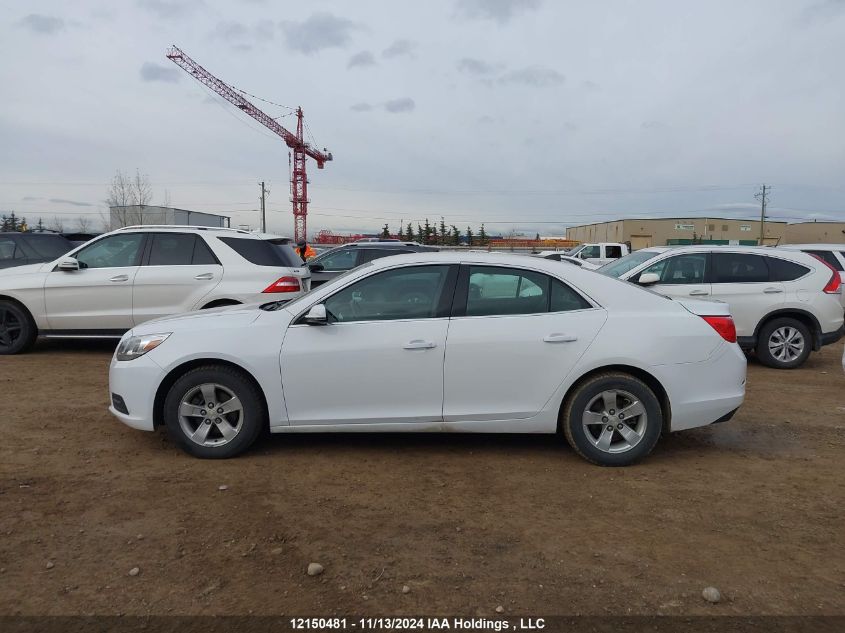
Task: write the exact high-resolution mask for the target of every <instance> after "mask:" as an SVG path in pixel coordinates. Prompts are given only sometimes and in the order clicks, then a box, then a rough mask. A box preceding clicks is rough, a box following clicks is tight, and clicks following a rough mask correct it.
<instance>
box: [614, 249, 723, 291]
mask: <svg viewBox="0 0 845 633" xmlns="http://www.w3.org/2000/svg"><path fill="white" fill-rule="evenodd" d="M709 261H710V255H709V254H708V253H686V254H683V255H674V256H672V257H665V258H664V259H661V260H660V261H657V262H655V263H653V264H652V265H651V266H649V267H648V268H645V269H644V270H642V271H640V273H639V274H638V275H635V276H634V277H633V278H632V279H631V281H634V282H636V281H638V280H639V279H640V277H642V275H645V274H646V273H654V274H656V275H657V276H658V277H660V281H659V282H657V283H656V284H652V285H650V286H648V288H649V289H650V290H654V291H655V292H659V293H660V294H662V295H666V296H668V297H675V298H677V299H710V293H711V286H710V283H709V281H708V279H709V270H708V268H709Z"/></svg>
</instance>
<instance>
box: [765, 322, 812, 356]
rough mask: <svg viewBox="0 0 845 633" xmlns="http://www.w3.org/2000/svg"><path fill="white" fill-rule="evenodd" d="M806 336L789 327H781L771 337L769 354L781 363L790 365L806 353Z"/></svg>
mask: <svg viewBox="0 0 845 633" xmlns="http://www.w3.org/2000/svg"><path fill="white" fill-rule="evenodd" d="M805 344H806V342H805V341H804V335H803V334H801V332H800V331H799V330H798V329H797V328H794V327H790V326H788V325H786V326H784V327H779V328H778V329H776V330H775V331H774V332H772V335H771V336H770V337H769V352H771V354H772V356H773V357H774V358H775V359H777V360H778V361H780V362H781V363H790V362H792V361H794V360H795V359H796V358H798V357H799V356H801V354H802V353H803V352H804V345H805Z"/></svg>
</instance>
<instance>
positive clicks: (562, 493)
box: [0, 342, 845, 616]
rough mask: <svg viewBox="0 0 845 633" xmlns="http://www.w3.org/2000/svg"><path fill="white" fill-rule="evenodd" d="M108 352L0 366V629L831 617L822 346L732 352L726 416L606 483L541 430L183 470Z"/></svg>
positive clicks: (836, 396) (837, 465)
mask: <svg viewBox="0 0 845 633" xmlns="http://www.w3.org/2000/svg"><path fill="white" fill-rule="evenodd" d="M111 351H112V348H111V347H109V346H108V345H103V344H91V343H84V344H83V343H68V342H61V343H59V342H52V343H42V344H40V345H39V346H38V347H37V349H36V351H35V352H34V353H31V354H27V355H24V356H17V357H0V393H2V396H0V398H2V412H3V414H2V418H0V424H2V440H0V455H1V457H0V614H7V615H16V614H27V615H35V614H39V615H43V614H52V615H58V614H136V615H144V614H199V613H203V614H251V613H255V614H303V615H306V614H307V615H330V614H346V615H350V614H351V615H356V616H357V615H382V616H384V615H398V614H442V615H454V614H461V615H467V616H471V615H484V616H492V615H494V610H495V608H496V607H497V605H502V606H503V607H504V608H505V612H506V613H507V614H511V615H517V614H526V615H532V614H546V615H552V614H594V615H605V614H618V615H628V614H666V615H672V614H726V615H727V614H743V615H750V614H755V615H756V614H816V615H819V614H841V613H843V612H845V554H843V547H842V546H843V535H845V527H843V526H845V511H843V499H845V487H843V481H845V456H844V455H845V375H843V372H842V367H841V365H840V357H841V354H842V346H841V344H838V345H835V346H831V347H828V348H826V349H825V350H824V351H823V352H821V353H819V354H814V355H812V356H811V358H810V360H809V362H808V363H807V364H806V365H805V366H804V367H803V368H802V369H799V370H796V371H776V370H773V369H767V368H765V367H762V366H760V365H758V364H756V363H755V362H753V361H752V362H751V363H750V364H749V384H748V398H747V400H746V403H745V405H744V407H743V408H742V409H741V410H740V412H739V413H738V414H737V416H736V417H735V418H734V419H733V420H732V421H730V422H728V423H726V424H720V425H716V426H713V427H709V428H704V429H697V430H693V431H688V432H684V433H679V434H674V435H672V436H670V437H666V438H664V439H663V440H661V442H660V444H659V445H658V446H657V448H656V449H655V452H654V453H653V455H652V456H651V457H650V458H649V459H648V460H646V461H645V462H643V463H641V464H639V465H637V466H634V467H629V468H625V469H603V468H598V467H595V466H591V465H589V464H587V463H586V462H584V461H583V460H581V459H580V458H578V456H577V455H575V454H574V453H573V451H571V450H570V449H569V448H568V447H567V446H566V445H565V443H564V442H562V441H561V440H559V439H558V438H555V437H551V436H526V437H513V436H464V435H452V434H450V435H443V436H436V435H386V436H373V435H354V436H341V435H311V436H307V435H300V436H297V435H284V436H274V437H270V438H268V439H266V440H262V442H261V443H260V444H259V445H258V446H257V447H256V448H255V449H254V450H252V451H251V452H250V453H249V454H247V455H245V456H243V457H241V458H238V459H234V460H229V461H202V460H197V459H193V458H191V457H188V456H186V455H185V454H183V453H182V452H181V451H180V450H178V449H177V448H175V447H174V445H173V444H172V443H171V442H170V441H169V440H168V439H167V437H166V436H165V435H164V433H163V432H160V433H154V434H152V433H144V432H140V431H135V430H132V429H129V428H127V427H125V426H123V425H122V424H120V423H118V422H117V421H116V420H114V419H113V418H112V417H111V416H110V415H109V414H108V412H107V411H106V406H107V398H108V395H107V366H108V363H109V357H110V354H111ZM223 485H225V486H227V489H225V490H219V487H220V486H223ZM312 561H316V562H319V563H321V564H322V565H323V566H324V567H325V572H324V573H323V574H322V575H321V576H317V577H310V576H308V575H307V574H306V567H307V566H308V563H309V562H312ZM134 567H138V568H139V569H140V573H138V574H137V575H135V576H131V575H129V571H130V570H131V569H132V568H134ZM403 585H407V586H408V587H409V588H410V591H409V592H408V593H403V591H402V587H403ZM708 585H713V586H716V587H718V588H719V589H720V590H721V592H722V594H723V601H722V602H721V603H720V604H717V605H712V604H709V603H706V602H705V601H704V600H702V598H701V591H702V588H704V587H706V586H708Z"/></svg>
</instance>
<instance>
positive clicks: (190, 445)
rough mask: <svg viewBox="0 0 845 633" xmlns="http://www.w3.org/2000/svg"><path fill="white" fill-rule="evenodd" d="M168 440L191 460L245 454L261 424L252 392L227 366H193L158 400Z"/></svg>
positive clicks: (258, 400)
mask: <svg viewBox="0 0 845 633" xmlns="http://www.w3.org/2000/svg"><path fill="white" fill-rule="evenodd" d="M164 422H165V425H166V426H167V430H168V432H169V433H170V435H171V437H173V438H174V440H175V441H176V442H177V443H178V444H179V445H180V446H181V447H182V448H183V449H184V450H185V451H186V452H188V453H190V454H191V455H194V456H196V457H203V458H210V459H224V458H227V457H234V456H235V455H237V454H239V453H242V452H243V451H245V450H247V449H248V448H249V447H250V446H251V445H252V444H253V442H255V440H256V438H257V437H258V435H259V434H260V433H261V430H262V429H263V428H265V427H266V425H267V412H266V409H265V406H264V401H263V398H262V397H261V393H260V392H259V390H258V387H257V386H256V385H255V384H254V383H253V382H252V381H251V380H250V379H249V378H248V377H247V376H245V375H244V374H243V373H242V372H240V371H238V370H236V369H234V368H232V367H227V366H222V365H209V366H203V367H197V368H195V369H192V370H190V371H188V372H187V373H186V374H185V375H183V376H182V377H181V378H179V379H178V380H177V381H176V382H175V383H174V384H173V386H172V387H171V388H170V391H168V393H167V397H166V398H165V401H164Z"/></svg>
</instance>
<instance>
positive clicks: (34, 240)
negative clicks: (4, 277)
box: [0, 233, 73, 269]
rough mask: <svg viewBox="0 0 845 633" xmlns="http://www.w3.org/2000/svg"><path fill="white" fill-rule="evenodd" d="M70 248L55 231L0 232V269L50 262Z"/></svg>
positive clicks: (69, 243) (70, 245)
mask: <svg viewBox="0 0 845 633" xmlns="http://www.w3.org/2000/svg"><path fill="white" fill-rule="evenodd" d="M71 250H73V243H71V242H70V241H68V240H66V239H65V238H64V237H62V236H61V235H59V234H57V233H0V269H2V268H12V267H14V266H23V265H24V264H40V263H42V262H51V261H53V260H54V259H58V258H59V257H61V256H62V255H64V254H65V253H67V252H69V251H71Z"/></svg>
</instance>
